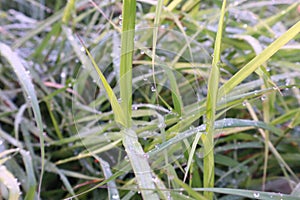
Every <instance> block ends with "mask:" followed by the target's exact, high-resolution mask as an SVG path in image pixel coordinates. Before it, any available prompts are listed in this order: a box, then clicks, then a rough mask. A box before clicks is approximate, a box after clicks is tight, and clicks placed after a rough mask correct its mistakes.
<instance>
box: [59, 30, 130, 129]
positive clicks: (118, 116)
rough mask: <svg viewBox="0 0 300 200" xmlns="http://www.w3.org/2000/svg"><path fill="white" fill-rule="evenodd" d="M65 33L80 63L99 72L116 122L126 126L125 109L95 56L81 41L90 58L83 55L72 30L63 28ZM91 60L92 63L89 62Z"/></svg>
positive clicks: (98, 74)
mask: <svg viewBox="0 0 300 200" xmlns="http://www.w3.org/2000/svg"><path fill="white" fill-rule="evenodd" d="M62 29H63V31H64V33H65V34H66V36H67V38H68V40H69V42H70V43H71V45H72V47H73V50H74V51H75V53H76V54H77V56H78V58H79V59H80V61H81V62H82V64H83V65H85V66H87V67H88V68H89V69H93V68H94V70H96V72H97V76H98V77H99V78H100V80H101V82H102V84H103V86H104V88H105V91H106V93H107V96H108V99H109V102H110V104H111V107H112V110H113V112H114V115H115V120H116V121H117V122H118V123H120V124H122V125H123V126H125V124H126V123H125V122H126V119H125V116H124V114H123V109H122V108H121V106H120V104H119V102H118V100H117V97H116V95H115V93H114V91H113V89H112V88H111V87H110V85H109V83H108V82H107V80H106V78H105V76H104V75H103V74H102V72H101V70H100V68H99V67H98V65H97V63H96V61H95V60H94V58H93V56H92V55H91V53H90V52H89V50H88V49H87V47H86V46H85V45H84V43H83V41H81V40H80V42H81V45H82V47H83V48H84V50H85V52H86V53H87V55H88V57H87V56H86V55H84V54H83V52H82V51H81V50H80V49H81V47H80V46H79V45H78V44H77V42H76V41H75V38H74V36H73V35H72V34H71V30H70V29H69V28H67V27H65V26H63V27H62ZM89 59H90V61H91V62H92V63H90V62H89ZM97 76H96V75H95V74H94V75H93V74H92V77H93V78H95V77H97Z"/></svg>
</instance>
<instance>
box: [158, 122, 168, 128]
mask: <svg viewBox="0 0 300 200" xmlns="http://www.w3.org/2000/svg"><path fill="white" fill-rule="evenodd" d="M158 128H166V124H165V123H159V124H158Z"/></svg>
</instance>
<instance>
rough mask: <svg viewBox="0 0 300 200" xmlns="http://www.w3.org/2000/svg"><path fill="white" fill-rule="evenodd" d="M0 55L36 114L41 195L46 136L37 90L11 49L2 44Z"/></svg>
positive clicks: (0, 44) (0, 45)
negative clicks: (7, 64) (13, 73)
mask: <svg viewBox="0 0 300 200" xmlns="http://www.w3.org/2000/svg"><path fill="white" fill-rule="evenodd" d="M0 53H1V55H2V56H3V57H5V58H6V59H7V61H8V62H9V63H10V65H11V67H12V68H13V70H14V72H15V73H16V75H17V77H18V79H19V81H20V84H21V86H22V88H23V90H24V93H25V95H26V97H25V98H26V99H27V101H28V102H29V103H30V104H31V106H32V110H33V113H34V117H35V120H36V123H37V126H38V130H39V138H40V146H41V147H40V148H41V173H40V182H39V191H38V192H39V194H40V191H41V185H42V179H43V174H44V165H45V146H44V135H43V122H42V116H41V112H40V107H39V102H38V100H37V96H36V94H35V90H34V87H33V84H32V82H31V79H30V77H29V75H28V73H27V72H26V70H25V68H24V66H23V64H22V62H21V60H20V58H19V57H18V55H17V54H16V53H15V52H13V51H12V50H11V48H10V47H9V46H7V45H5V44H3V43H0Z"/></svg>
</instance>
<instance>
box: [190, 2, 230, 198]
mask: <svg viewBox="0 0 300 200" xmlns="http://www.w3.org/2000/svg"><path fill="white" fill-rule="evenodd" d="M225 8H226V0H224V1H223V5H222V9H221V16H220V19H219V25H218V32H217V35H216V40H215V46H214V57H213V61H212V69H211V72H210V76H209V80H208V88H207V101H206V118H207V119H206V120H207V121H206V132H207V134H206V135H204V134H203V135H202V136H201V137H202V141H203V145H204V146H203V148H204V155H205V157H204V160H203V186H204V187H214V149H213V148H214V147H213V144H214V129H215V127H214V123H215V120H216V116H215V115H216V110H217V97H218V88H219V79H220V65H219V63H220V57H221V44H222V33H223V22H224V16H225ZM194 153H195V152H191V154H190V156H193V154H194ZM190 161H191V159H190ZM204 196H205V197H207V198H208V199H213V194H212V193H210V192H204Z"/></svg>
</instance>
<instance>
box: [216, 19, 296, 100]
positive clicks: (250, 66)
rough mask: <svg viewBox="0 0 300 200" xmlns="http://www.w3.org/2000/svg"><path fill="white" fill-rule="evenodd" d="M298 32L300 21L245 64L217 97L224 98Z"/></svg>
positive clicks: (221, 89)
mask: <svg viewBox="0 0 300 200" xmlns="http://www.w3.org/2000/svg"><path fill="white" fill-rule="evenodd" d="M299 31H300V21H299V22H297V23H296V24H295V25H294V26H292V27H291V28H290V29H289V30H287V31H286V32H285V33H284V34H282V35H281V36H280V37H279V38H278V39H276V40H275V41H274V42H273V43H272V44H270V45H269V46H268V47H267V48H266V49H265V50H263V52H261V53H260V54H259V55H257V56H256V57H255V58H253V59H252V60H251V61H250V62H249V63H247V64H246V65H245V66H244V67H243V68H242V69H241V70H240V71H238V72H237V73H236V74H235V75H234V76H233V77H232V78H230V79H229V80H228V81H227V82H226V83H225V84H224V85H222V86H221V87H220V89H219V97H221V96H224V95H225V94H227V93H228V92H230V91H231V90H232V89H233V88H234V87H235V86H237V85H238V84H240V83H241V82H242V81H243V80H245V79H246V78H247V77H248V76H249V75H250V74H251V73H253V72H254V71H255V70H256V69H257V68H258V67H260V66H261V65H262V64H263V63H264V62H266V61H267V60H268V59H269V58H270V57H271V56H273V55H274V54H275V53H276V52H277V51H278V50H279V49H280V48H281V47H282V46H284V45H285V44H286V43H287V42H289V41H290V40H291V39H293V38H294V37H295V36H296V35H297V34H298V33H299Z"/></svg>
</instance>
